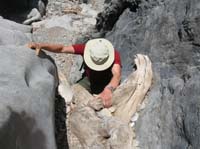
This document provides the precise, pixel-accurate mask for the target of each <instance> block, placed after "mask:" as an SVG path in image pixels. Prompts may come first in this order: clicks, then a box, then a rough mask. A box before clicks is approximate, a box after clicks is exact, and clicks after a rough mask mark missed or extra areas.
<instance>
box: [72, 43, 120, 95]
mask: <svg viewBox="0 0 200 149" xmlns="http://www.w3.org/2000/svg"><path fill="white" fill-rule="evenodd" d="M72 46H73V48H74V50H75V51H74V52H75V54H80V55H82V56H83V54H84V50H85V44H75V45H72ZM113 64H119V65H120V66H121V59H120V54H119V52H118V51H117V50H115V58H114V62H113ZM84 69H85V75H86V76H87V77H88V79H89V81H90V85H91V90H92V93H95V94H98V93H100V92H102V91H103V89H104V87H105V86H106V85H107V84H108V83H109V82H110V80H111V78H112V71H111V69H112V66H111V67H109V68H108V69H106V70H104V71H95V70H92V69H90V68H89V67H88V66H87V65H86V64H85V63H84Z"/></svg>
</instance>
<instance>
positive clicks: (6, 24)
mask: <svg viewBox="0 0 200 149" xmlns="http://www.w3.org/2000/svg"><path fill="white" fill-rule="evenodd" d="M0 26H1V27H2V28H6V29H10V30H17V31H21V32H23V33H30V32H31V30H32V27H31V26H28V25H22V24H19V23H16V22H14V21H10V20H7V19H3V18H0Z"/></svg>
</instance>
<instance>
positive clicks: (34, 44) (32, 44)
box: [27, 42, 41, 55]
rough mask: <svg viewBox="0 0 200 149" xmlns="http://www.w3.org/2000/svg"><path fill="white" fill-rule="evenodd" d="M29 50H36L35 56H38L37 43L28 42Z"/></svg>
mask: <svg viewBox="0 0 200 149" xmlns="http://www.w3.org/2000/svg"><path fill="white" fill-rule="evenodd" d="M27 46H28V47H29V48H31V49H36V55H39V53H40V50H41V47H40V44H39V43H34V42H30V43H28V45H27Z"/></svg>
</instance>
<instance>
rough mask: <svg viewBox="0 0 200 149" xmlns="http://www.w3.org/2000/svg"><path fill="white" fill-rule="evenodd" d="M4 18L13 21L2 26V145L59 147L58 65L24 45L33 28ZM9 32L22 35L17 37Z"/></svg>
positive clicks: (8, 147)
mask: <svg viewBox="0 0 200 149" xmlns="http://www.w3.org/2000/svg"><path fill="white" fill-rule="evenodd" d="M0 21H1V23H2V24H4V23H6V22H7V23H8V24H9V25H8V24H7V28H3V27H1V28H2V29H1V33H2V32H5V34H1V35H0V41H1V42H0V78H1V79H0V148H2V149H16V148H20V149H36V148H37V149H56V143H55V132H54V128H55V126H54V102H55V101H54V100H55V90H56V89H55V88H56V87H57V85H58V79H57V72H56V67H55V64H54V63H53V61H52V60H51V59H50V58H49V57H48V56H47V55H45V54H44V53H41V55H40V56H39V57H38V56H36V55H35V51H34V50H31V49H28V48H27V47H26V46H24V44H25V43H27V42H29V41H30V39H29V38H27V36H26V33H28V30H29V29H30V28H29V27H27V26H24V25H19V24H16V23H14V22H11V21H8V20H3V19H1V20H0ZM2 26H3V25H2ZM17 26H19V29H18V30H17ZM11 28H13V29H11ZM7 31H9V32H13V33H14V34H15V33H20V35H21V36H20V37H18V36H17V38H16V37H15V38H13V36H15V35H13V34H7ZM22 31H23V32H22ZM29 33H30V32H29ZM5 35H6V36H5ZM5 38H6V39H7V40H6V42H3V39H5Z"/></svg>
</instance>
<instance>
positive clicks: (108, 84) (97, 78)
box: [28, 38, 121, 108]
mask: <svg viewBox="0 0 200 149" xmlns="http://www.w3.org/2000/svg"><path fill="white" fill-rule="evenodd" d="M28 46H29V47H30V48H32V49H39V50H40V49H44V50H47V51H50V52H56V53H72V54H80V55H82V56H83V59H84V68H85V73H84V75H83V78H82V79H81V80H80V81H79V83H80V84H81V85H82V86H83V87H85V88H86V89H87V90H88V91H89V92H91V93H92V94H97V96H96V97H95V98H101V99H102V101H103V104H104V106H105V107H106V108H108V107H110V106H111V105H112V101H111V98H112V93H113V91H114V90H115V89H116V87H117V86H118V85H119V83H120V79H121V60H120V55H119V52H118V51H116V50H115V49H114V47H113V45H112V44H111V43H110V42H109V41H108V40H106V39H104V38H98V39H92V40H89V41H88V42H87V43H86V44H75V45H72V46H64V45H62V44H47V43H30V44H29V45H28Z"/></svg>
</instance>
